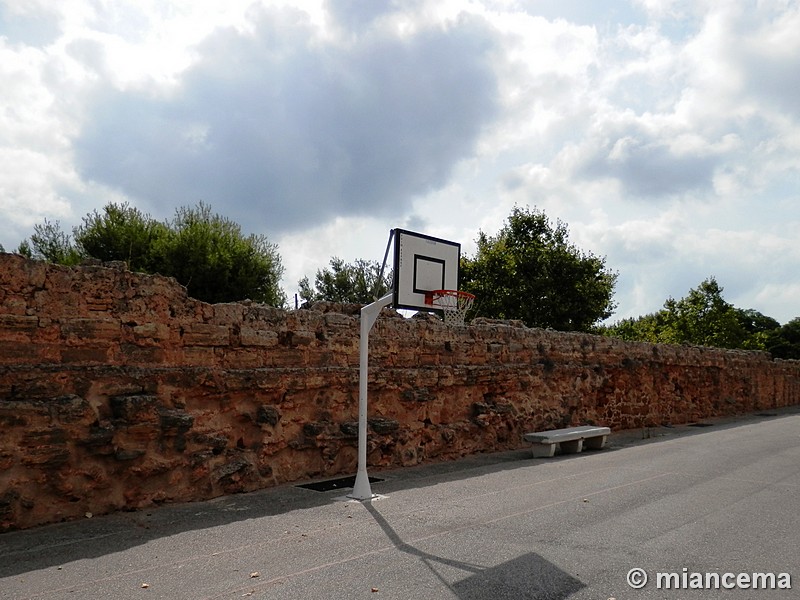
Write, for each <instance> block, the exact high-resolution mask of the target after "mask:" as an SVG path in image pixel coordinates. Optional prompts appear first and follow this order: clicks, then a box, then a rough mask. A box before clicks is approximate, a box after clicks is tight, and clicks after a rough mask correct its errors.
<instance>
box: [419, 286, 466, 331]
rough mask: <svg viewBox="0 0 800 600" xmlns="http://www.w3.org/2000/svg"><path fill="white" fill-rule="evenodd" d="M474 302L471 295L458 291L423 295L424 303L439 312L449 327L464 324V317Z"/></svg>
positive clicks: (437, 291) (435, 291)
mask: <svg viewBox="0 0 800 600" xmlns="http://www.w3.org/2000/svg"><path fill="white" fill-rule="evenodd" d="M474 301H475V296H474V295H473V294H470V293H469V292H462V291H460V290H433V291H431V292H427V293H426V294H425V303H426V304H430V305H431V306H433V307H434V308H438V309H439V310H441V311H442V313H443V314H444V323H445V325H448V326H451V327H452V326H457V325H463V324H464V317H465V316H466V314H467V312H469V309H470V308H472V303H473V302H474Z"/></svg>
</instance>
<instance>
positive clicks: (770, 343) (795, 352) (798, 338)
mask: <svg viewBox="0 0 800 600" xmlns="http://www.w3.org/2000/svg"><path fill="white" fill-rule="evenodd" d="M765 346H766V349H767V350H768V351H769V352H770V353H771V354H772V356H773V357H774V358H782V359H784V360H787V359H794V360H800V317H795V318H794V319H792V320H791V321H789V322H788V323H786V324H785V325H783V326H782V327H780V328H778V329H775V330H773V331H771V332H769V333H768V334H767V336H766V343H765Z"/></svg>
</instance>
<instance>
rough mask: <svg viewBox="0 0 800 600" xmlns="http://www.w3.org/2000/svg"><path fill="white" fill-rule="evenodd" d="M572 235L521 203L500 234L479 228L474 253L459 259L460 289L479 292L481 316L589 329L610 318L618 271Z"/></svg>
mask: <svg viewBox="0 0 800 600" xmlns="http://www.w3.org/2000/svg"><path fill="white" fill-rule="evenodd" d="M568 237H569V232H568V230H567V226H566V225H565V224H564V223H562V222H561V221H557V222H556V223H555V225H553V224H552V223H551V222H550V220H549V219H548V218H547V216H546V215H545V214H544V212H541V211H538V210H535V209H534V210H528V209H525V208H519V207H515V208H514V209H513V210H512V212H511V215H510V216H509V217H508V219H507V221H506V223H505V224H504V226H503V228H502V229H501V230H500V232H499V233H498V234H497V235H494V236H489V235H487V234H486V233H484V232H480V234H479V237H478V239H477V245H478V249H477V253H476V254H475V256H473V257H464V258H462V260H461V288H462V289H463V290H465V291H468V292H471V293H473V294H475V295H476V296H477V300H476V305H477V307H476V312H477V314H480V315H483V316H486V317H490V318H498V319H521V320H522V321H523V322H524V323H525V324H526V325H527V326H529V327H551V328H553V329H558V330H561V331H589V330H590V329H591V328H592V327H593V325H595V324H596V323H597V322H599V321H601V320H603V319H605V318H607V317H609V316H611V314H612V312H613V309H614V308H615V305H614V302H613V300H612V298H613V294H614V286H615V285H616V281H617V275H616V274H615V273H612V272H610V271H608V270H607V269H606V265H605V259H604V258H599V257H596V256H594V255H592V254H591V253H586V252H583V251H581V250H579V249H578V248H577V247H576V246H575V245H573V244H571V243H570V242H569V239H568Z"/></svg>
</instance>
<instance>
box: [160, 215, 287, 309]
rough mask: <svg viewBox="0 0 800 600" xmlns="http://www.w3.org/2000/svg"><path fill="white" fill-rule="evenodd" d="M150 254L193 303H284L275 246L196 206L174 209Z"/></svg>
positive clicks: (262, 237) (279, 261)
mask: <svg viewBox="0 0 800 600" xmlns="http://www.w3.org/2000/svg"><path fill="white" fill-rule="evenodd" d="M153 251H154V254H155V255H156V256H159V257H163V259H162V260H163V268H164V271H165V272H164V274H168V275H171V276H173V277H175V278H176V279H177V280H178V281H179V282H181V283H182V284H183V285H185V286H186V288H187V290H188V292H189V295H191V296H192V297H194V298H198V299H200V300H204V301H206V302H233V301H236V300H243V299H250V300H254V301H256V302H263V303H265V304H270V305H272V306H284V305H285V304H286V296H285V294H284V293H283V291H282V290H281V289H280V285H279V283H280V278H281V276H282V275H283V266H282V264H281V258H280V255H279V254H278V251H277V246H275V245H274V244H271V243H270V242H269V241H268V240H267V238H266V237H265V236H263V235H249V236H244V235H243V234H242V230H241V227H240V226H239V225H238V224H237V223H234V222H233V221H231V220H230V219H228V218H226V217H223V216H221V215H219V214H214V213H212V212H211V207H210V206H208V205H207V204H204V203H202V202H201V203H200V204H199V205H197V206H196V207H181V208H179V209H177V211H176V213H175V218H174V219H173V220H172V221H171V222H170V223H169V224H168V231H167V234H166V235H164V236H157V237H156V244H154V249H153Z"/></svg>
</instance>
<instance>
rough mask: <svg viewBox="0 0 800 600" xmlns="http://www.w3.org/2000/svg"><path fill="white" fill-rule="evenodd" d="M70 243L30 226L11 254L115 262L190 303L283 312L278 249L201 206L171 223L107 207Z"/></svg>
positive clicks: (57, 231) (181, 211)
mask: <svg viewBox="0 0 800 600" xmlns="http://www.w3.org/2000/svg"><path fill="white" fill-rule="evenodd" d="M73 236H74V242H73V240H72V239H71V238H70V236H69V235H67V234H66V233H64V232H63V231H62V230H61V228H60V226H59V224H58V222H56V223H50V222H49V221H45V222H44V224H43V225H36V226H35V227H34V234H33V235H32V236H31V238H30V241H24V242H23V243H22V244H20V248H19V250H18V252H19V253H20V254H24V255H26V256H30V257H33V258H38V259H44V260H48V261H51V262H55V263H59V264H67V265H70V264H77V263H79V262H81V261H82V260H84V259H86V258H96V259H99V260H102V261H113V260H121V261H125V262H127V263H128V266H129V268H130V269H132V270H134V271H141V272H145V273H160V274H162V275H166V276H171V277H175V279H177V280H178V282H180V283H181V284H183V285H184V286H186V288H187V291H188V293H189V295H190V296H192V297H194V298H197V299H199V300H203V301H206V302H233V301H237V300H244V299H250V300H254V301H256V302H263V303H266V304H270V305H273V306H284V305H285V304H286V296H285V294H284V293H283V291H282V290H281V289H280V278H281V276H282V274H283V266H282V264H281V258H280V255H279V254H278V250H277V246H275V245H274V244H271V243H270V242H269V241H268V240H267V238H266V237H265V236H263V235H248V236H245V235H244V234H243V233H242V230H241V227H240V226H239V225H238V224H236V223H234V222H233V221H231V220H230V219H227V218H226V217H223V216H221V215H219V214H215V213H212V211H211V207H210V206H208V205H207V204H204V203H202V202H201V203H200V204H198V205H197V206H194V207H181V208H178V209H177V211H176V213H175V218H174V219H172V220H171V221H167V222H164V223H161V222H158V221H156V220H154V219H153V218H152V217H150V216H149V215H146V214H143V213H142V212H141V211H139V210H138V209H136V208H133V207H131V206H129V205H128V204H127V203H124V204H115V203H110V204H108V205H106V206H105V207H104V208H103V210H102V212H98V211H94V212H93V213H91V214H89V215H87V216H86V217H84V219H83V222H82V224H81V225H79V226H78V227H75V228H74V229H73Z"/></svg>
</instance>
